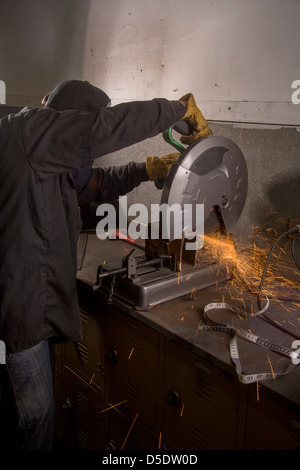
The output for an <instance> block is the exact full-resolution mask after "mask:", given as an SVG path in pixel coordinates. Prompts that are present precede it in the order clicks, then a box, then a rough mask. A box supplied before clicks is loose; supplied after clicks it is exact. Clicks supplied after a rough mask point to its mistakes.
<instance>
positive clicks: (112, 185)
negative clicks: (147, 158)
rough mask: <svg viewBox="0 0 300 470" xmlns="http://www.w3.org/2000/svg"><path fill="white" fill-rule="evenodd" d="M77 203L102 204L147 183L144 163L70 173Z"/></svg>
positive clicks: (87, 168)
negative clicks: (144, 182)
mask: <svg viewBox="0 0 300 470" xmlns="http://www.w3.org/2000/svg"><path fill="white" fill-rule="evenodd" d="M72 176H73V180H74V183H75V188H76V191H77V197H78V203H79V205H80V206H81V205H82V204H87V203H90V202H92V203H94V202H96V203H99V204H100V203H103V202H110V201H113V200H115V199H117V198H118V197H119V196H123V195H124V194H127V193H129V192H130V191H132V189H134V188H136V187H137V186H139V185H140V184H141V183H142V182H143V181H149V177H148V174H147V171H146V163H137V162H130V163H128V164H127V165H121V166H112V167H109V168H92V169H91V168H89V167H86V168H84V169H81V170H76V171H75V172H72Z"/></svg>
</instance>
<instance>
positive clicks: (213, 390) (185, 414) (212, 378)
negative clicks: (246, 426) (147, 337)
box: [162, 340, 240, 449]
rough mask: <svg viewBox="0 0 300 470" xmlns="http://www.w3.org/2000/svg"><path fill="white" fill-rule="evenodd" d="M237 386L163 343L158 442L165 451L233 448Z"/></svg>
mask: <svg viewBox="0 0 300 470" xmlns="http://www.w3.org/2000/svg"><path fill="white" fill-rule="evenodd" d="M239 393H240V387H239V383H238V381H237V380H235V378H234V377H233V376H230V375H228V374H227V373H225V372H223V371H222V370H221V369H219V368H218V367H216V366H214V365H212V364H210V363H209V362H207V361H206V360H204V359H202V358H201V357H199V356H198V355H196V354H194V353H193V352H191V351H187V350H185V349H183V348H182V347H180V346H178V344H176V343H174V342H173V341H170V340H167V342H166V357H165V376H164V409H163V434H162V442H163V444H164V445H165V446H166V448H168V449H235V448H236V437H237V425H238V414H239Z"/></svg>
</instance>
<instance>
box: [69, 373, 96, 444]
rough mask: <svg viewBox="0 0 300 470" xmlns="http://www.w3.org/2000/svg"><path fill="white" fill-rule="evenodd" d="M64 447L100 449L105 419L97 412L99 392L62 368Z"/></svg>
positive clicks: (81, 378)
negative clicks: (63, 384)
mask: <svg viewBox="0 0 300 470" xmlns="http://www.w3.org/2000/svg"><path fill="white" fill-rule="evenodd" d="M64 375H65V376H64V383H65V386H64V403H63V405H62V409H63V423H64V444H65V445H66V446H67V447H68V448H70V449H83V450H100V449H103V445H104V418H103V416H102V415H101V414H100V413H99V411H100V409H101V404H102V398H101V391H100V389H98V387H96V386H91V385H90V384H89V382H86V381H85V380H84V378H83V377H80V376H78V375H77V374H76V373H74V371H72V370H71V369H69V367H67V366H65V370H64Z"/></svg>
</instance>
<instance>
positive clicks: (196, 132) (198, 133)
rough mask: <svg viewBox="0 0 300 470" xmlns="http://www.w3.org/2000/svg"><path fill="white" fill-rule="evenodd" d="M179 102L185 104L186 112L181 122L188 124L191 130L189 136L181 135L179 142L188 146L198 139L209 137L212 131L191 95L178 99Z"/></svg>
mask: <svg viewBox="0 0 300 470" xmlns="http://www.w3.org/2000/svg"><path fill="white" fill-rule="evenodd" d="M180 101H181V102H184V103H186V106H187V110H186V113H185V115H184V116H183V118H182V120H185V121H187V122H188V125H189V127H190V130H191V133H190V134H189V135H183V136H182V137H181V138H180V140H181V142H182V143H183V144H190V143H191V142H194V140H196V139H199V138H200V137H207V136H208V135H211V134H212V131H211V130H210V128H209V127H208V123H207V121H206V119H205V117H204V116H203V114H202V113H201V111H200V109H199V108H198V107H197V105H196V101H195V98H194V96H193V95H192V93H189V94H187V95H184V96H183V97H182V98H180Z"/></svg>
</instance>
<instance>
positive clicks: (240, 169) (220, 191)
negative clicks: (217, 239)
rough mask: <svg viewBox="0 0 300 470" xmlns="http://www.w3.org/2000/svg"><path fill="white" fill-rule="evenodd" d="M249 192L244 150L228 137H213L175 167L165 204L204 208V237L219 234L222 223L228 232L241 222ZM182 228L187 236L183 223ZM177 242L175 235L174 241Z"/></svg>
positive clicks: (164, 195)
mask: <svg viewBox="0 0 300 470" xmlns="http://www.w3.org/2000/svg"><path fill="white" fill-rule="evenodd" d="M247 189H248V172H247V165H246V161H245V158H244V155H243V153H242V152H241V150H240V148H239V147H238V146H237V145H236V144H235V143H234V142H233V141H232V140H230V139H228V138H226V137H221V136H209V137H206V138H204V139H201V140H199V141H196V142H195V143H194V144H192V145H190V146H189V147H188V148H187V149H186V150H185V151H184V152H183V153H182V155H181V156H180V157H179V159H178V161H177V163H176V164H175V165H173V166H172V168H171V170H170V172H169V175H168V177H167V178H166V181H165V184H164V188H163V193H162V198H161V204H168V206H169V207H171V206H172V205H173V204H180V206H181V210H182V211H184V205H185V204H192V205H193V206H195V205H196V204H203V205H204V233H212V232H214V231H217V230H218V229H220V225H221V224H222V223H223V225H225V229H226V231H227V232H228V231H231V230H232V228H233V227H234V226H235V224H236V223H237V221H238V220H239V217H240V215H241V213H242V210H243V207H244V204H245V201H246V196H247ZM182 220H183V217H182ZM181 228H182V234H184V226H183V222H182V227H181ZM195 229H196V227H195V224H194V226H193V230H195ZM174 238H175V237H174V236H173V235H172V232H171V233H170V240H172V239H174Z"/></svg>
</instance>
